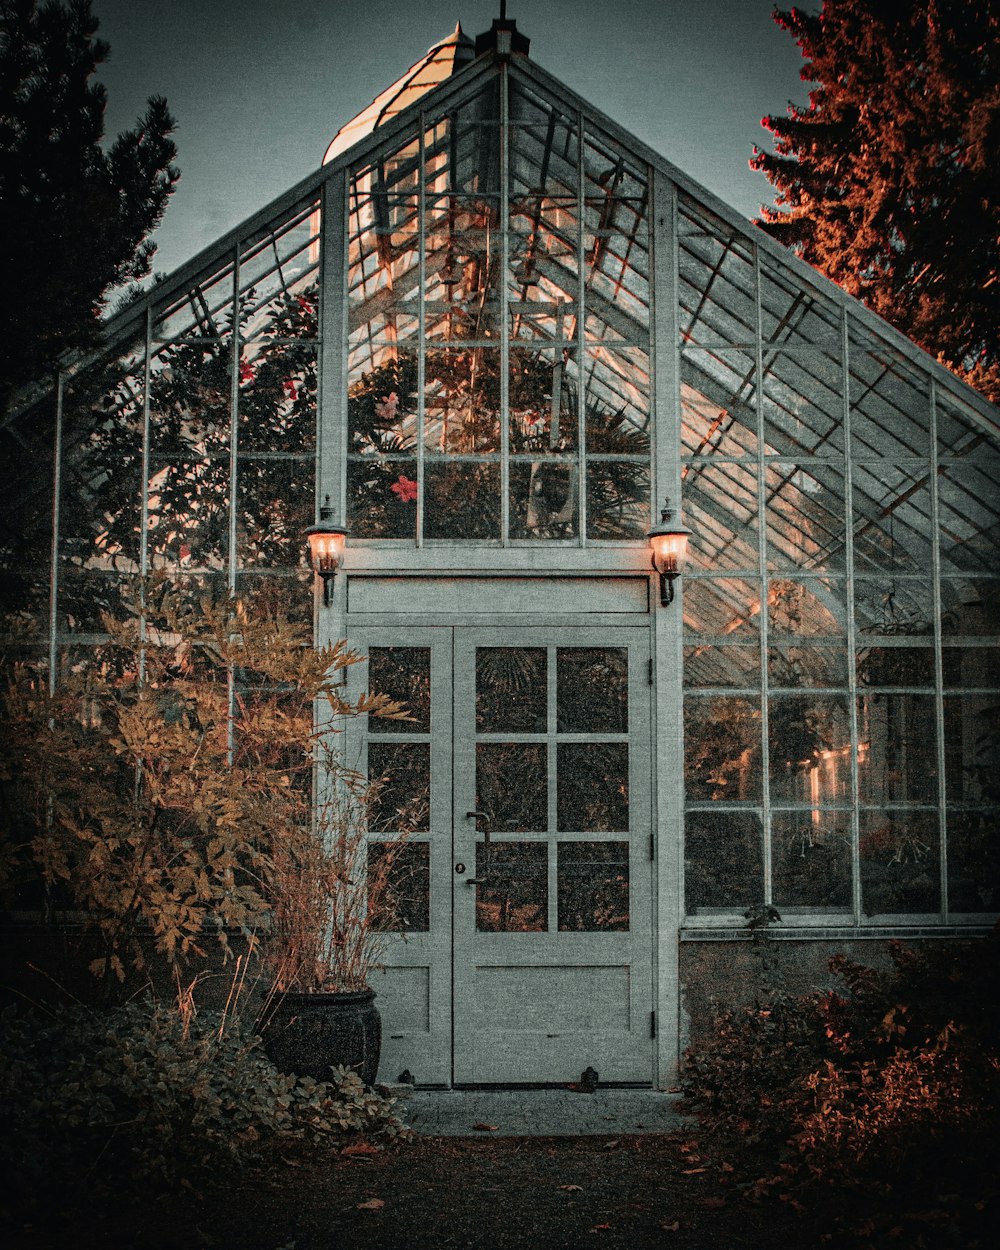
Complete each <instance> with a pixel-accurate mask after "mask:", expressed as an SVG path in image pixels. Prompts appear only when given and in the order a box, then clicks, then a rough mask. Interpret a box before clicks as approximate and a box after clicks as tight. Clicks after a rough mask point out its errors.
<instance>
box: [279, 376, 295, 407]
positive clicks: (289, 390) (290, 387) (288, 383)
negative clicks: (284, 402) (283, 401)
mask: <svg viewBox="0 0 1000 1250" xmlns="http://www.w3.org/2000/svg"><path fill="white" fill-rule="evenodd" d="M281 385H282V386H283V387H284V388H285V394H286V395H287V396H288V398H289V399H290V400H291V401H292V403H293V404H294V403H295V401H296V400H297V399H298V397H299V390H298V387H297V386H296V385H295V379H294V378H285V380H284V382H282V384H281Z"/></svg>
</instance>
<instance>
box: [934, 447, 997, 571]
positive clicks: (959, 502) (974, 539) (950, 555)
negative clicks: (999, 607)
mask: <svg viewBox="0 0 1000 1250" xmlns="http://www.w3.org/2000/svg"><path fill="white" fill-rule="evenodd" d="M998 468H1000V462H991V461H988V460H984V461H983V463H982V464H980V465H977V466H975V467H973V466H972V465H971V464H967V463H963V464H949V465H946V466H944V467H942V469H941V470H940V472H939V475H938V507H939V526H940V529H939V534H940V536H941V571H942V573H975V572H978V571H979V570H982V571H983V572H989V573H995V572H996V571H997V534H998V532H1000V491H998V489H997V469H998Z"/></svg>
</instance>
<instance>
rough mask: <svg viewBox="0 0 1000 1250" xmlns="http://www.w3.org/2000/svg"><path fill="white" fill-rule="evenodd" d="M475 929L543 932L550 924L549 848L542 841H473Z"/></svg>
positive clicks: (505, 931) (478, 930) (483, 930)
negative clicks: (474, 857)
mask: <svg viewBox="0 0 1000 1250" xmlns="http://www.w3.org/2000/svg"><path fill="white" fill-rule="evenodd" d="M476 878H477V885H476V930H477V932H479V933H544V932H545V930H546V929H548V927H549V849H548V846H547V844H546V843H544V842H494V843H492V845H490V846H486V845H485V844H484V843H482V842H477V843H476Z"/></svg>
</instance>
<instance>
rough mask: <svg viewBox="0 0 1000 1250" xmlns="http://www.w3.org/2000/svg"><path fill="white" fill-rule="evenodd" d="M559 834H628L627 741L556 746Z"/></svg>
mask: <svg viewBox="0 0 1000 1250" xmlns="http://www.w3.org/2000/svg"><path fill="white" fill-rule="evenodd" d="M557 761H558V784H557V787H556V794H557V799H556V807H557V816H556V827H557V828H558V830H559V832H560V833H570V832H573V831H575V830H578V831H580V832H582V833H607V832H612V833H627V832H628V827H629V822H628V743H627V742H572V743H570V742H563V743H560V744H559V746H558V748H557Z"/></svg>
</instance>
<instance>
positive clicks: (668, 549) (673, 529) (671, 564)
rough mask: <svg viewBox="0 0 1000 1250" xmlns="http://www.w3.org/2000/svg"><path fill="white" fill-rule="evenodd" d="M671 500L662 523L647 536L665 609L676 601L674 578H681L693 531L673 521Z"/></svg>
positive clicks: (661, 514)
mask: <svg viewBox="0 0 1000 1250" xmlns="http://www.w3.org/2000/svg"><path fill="white" fill-rule="evenodd" d="M673 516H674V510H673V508H671V506H670V500H669V499H664V501H663V508H662V510H661V512H660V523H659V525H654V526H653V528H652V529H651V530H650V531H649V532H648V533H647V534H646V537H647V538H648V539H649V546H650V550H651V551H652V553H653V568H654V569H655V570H656V571H657V573H659V575H660V603H661V604H663V606H664V607H666V606H667V604H669V603H673V600H674V578H675V577H678V576H680V574H681V572H682V571H683V568H684V558H685V556H686V555H687V545H688V538H689V537H690V535H691V531H690V530H689V529H688V527H687V526H686V525H681V524H679V523H678V522H677V521H675V520H674V519H673Z"/></svg>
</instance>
